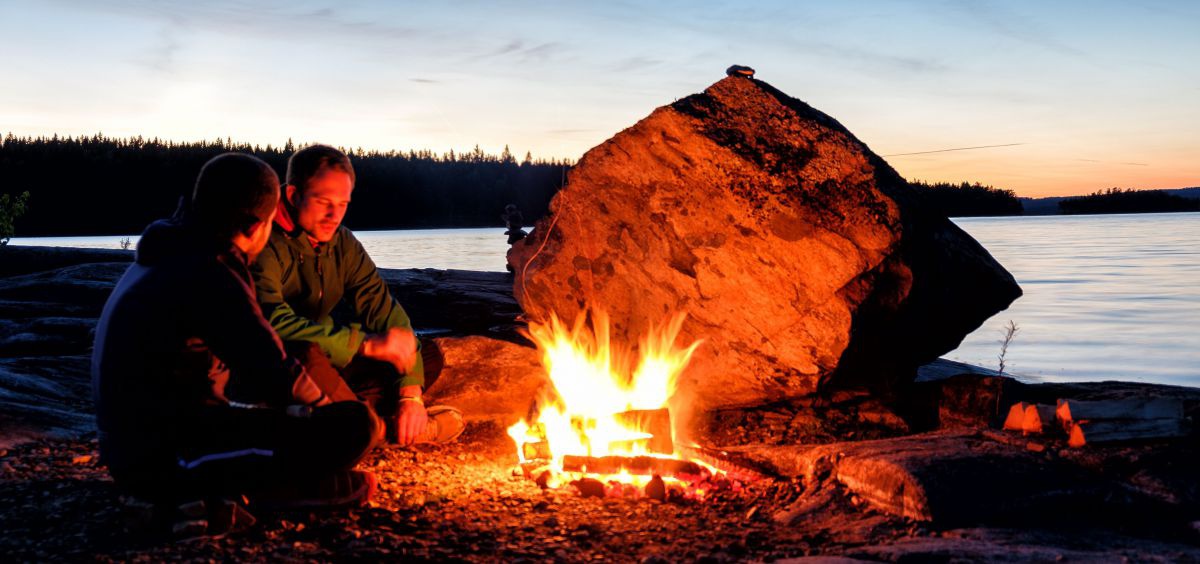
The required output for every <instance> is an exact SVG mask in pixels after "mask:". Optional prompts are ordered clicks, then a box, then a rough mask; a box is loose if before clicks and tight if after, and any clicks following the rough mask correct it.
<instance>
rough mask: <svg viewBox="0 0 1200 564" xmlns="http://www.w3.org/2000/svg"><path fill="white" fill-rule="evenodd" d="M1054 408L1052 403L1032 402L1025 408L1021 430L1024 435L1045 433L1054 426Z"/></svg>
mask: <svg viewBox="0 0 1200 564" xmlns="http://www.w3.org/2000/svg"><path fill="white" fill-rule="evenodd" d="M1054 415H1055V409H1054V406H1053V405H1047V404H1040V403H1039V404H1033V405H1029V406H1027V407H1026V408H1025V418H1024V421H1022V424H1021V431H1022V432H1024V433H1025V434H1026V435H1028V434H1031V433H1032V434H1037V435H1040V434H1042V433H1047V432H1049V431H1050V430H1051V429H1053V428H1054Z"/></svg>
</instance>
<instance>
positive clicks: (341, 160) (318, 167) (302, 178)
mask: <svg viewBox="0 0 1200 564" xmlns="http://www.w3.org/2000/svg"><path fill="white" fill-rule="evenodd" d="M327 169H333V170H340V171H342V172H344V173H346V174H349V175H350V185H351V186H353V185H354V165H352V164H350V157H347V156H346V153H343V152H341V151H340V150H338V149H335V148H333V147H330V146H329V145H309V146H307V147H305V148H303V149H300V150H299V151H296V152H295V153H292V156H291V157H290V158H288V165H287V176H286V179H287V183H288V184H291V185H293V186H295V187H296V190H298V191H300V192H303V191H304V190H305V189H306V188H308V181H309V180H312V177H314V176H316V175H317V174H318V173H320V172H321V171H323V170H327Z"/></svg>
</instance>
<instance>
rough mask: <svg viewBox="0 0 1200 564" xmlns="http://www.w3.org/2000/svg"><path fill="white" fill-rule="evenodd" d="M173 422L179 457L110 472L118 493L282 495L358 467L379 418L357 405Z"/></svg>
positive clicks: (217, 409) (178, 498) (229, 412)
mask: <svg viewBox="0 0 1200 564" xmlns="http://www.w3.org/2000/svg"><path fill="white" fill-rule="evenodd" d="M172 423H173V428H172V429H171V430H170V431H169V434H170V442H171V443H174V445H175V448H174V451H175V452H174V455H175V460H162V461H161V463H159V464H153V465H148V466H146V467H141V468H120V467H111V468H110V470H111V472H112V475H113V479H114V481H115V482H116V484H117V486H118V487H119V488H120V489H122V490H123V491H125V492H126V493H129V494H131V495H134V496H137V497H141V498H144V499H146V500H149V501H153V502H156V503H179V502H182V501H188V500H193V499H199V498H208V497H233V496H236V495H239V494H253V493H254V492H256V491H263V490H278V489H279V488H280V487H281V486H282V487H286V486H288V485H291V484H297V485H302V484H306V483H312V482H315V481H319V480H322V479H325V478H328V477H329V476H332V475H333V474H334V473H336V472H339V471H343V470H346V469H349V468H352V467H354V465H355V464H358V461H359V460H360V459H362V457H363V455H365V454H366V453H367V452H368V451H370V449H371V448H372V447H373V446H374V445H375V443H376V441H377V440H378V438H379V436H380V429H379V421H378V419H377V418H375V417H374V416H373V415H372V414H371V412H370V410H369V409H367V407H366V406H365V405H363V404H362V403H361V402H357V401H348V402H337V403H333V404H330V405H327V406H324V407H319V408H316V409H313V410H311V412H310V413H308V414H306V415H303V416H293V415H289V414H288V413H287V412H286V411H285V410H283V409H278V408H236V407H227V406H214V407H207V408H203V409H201V410H199V411H197V412H195V413H192V414H184V415H181V416H180V417H179V419H178V420H176V421H173V422H172ZM114 438H117V437H114ZM103 447H104V445H103V444H102V445H101V448H102V449H103ZM163 454H164V456H163V458H166V457H167V456H169V455H170V454H169V453H163Z"/></svg>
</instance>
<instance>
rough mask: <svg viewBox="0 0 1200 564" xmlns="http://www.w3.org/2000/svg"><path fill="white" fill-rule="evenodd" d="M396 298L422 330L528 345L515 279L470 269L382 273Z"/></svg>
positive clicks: (508, 275) (509, 275)
mask: <svg viewBox="0 0 1200 564" xmlns="http://www.w3.org/2000/svg"><path fill="white" fill-rule="evenodd" d="M380 273H381V274H382V276H383V279H384V280H385V281H387V283H388V287H389V289H391V291H392V295H393V296H395V297H396V299H397V300H399V301H400V303H401V304H402V305H403V306H404V310H405V311H406V312H407V313H408V315H409V317H411V318H412V320H413V326H414V327H416V328H417V330H418V331H433V332H439V333H440V334H448V335H491V336H493V337H497V338H501V339H506V340H510V341H518V342H520V341H523V339H522V338H521V337H519V336H518V334H517V331H516V330H517V328H518V327H521V326H523V323H520V322H518V321H517V316H519V315H520V314H521V308H520V306H518V305H517V301H516V300H515V299H513V296H512V275H511V274H508V273H505V272H474V271H470V270H434V269H429V268H425V269H409V270H397V269H380Z"/></svg>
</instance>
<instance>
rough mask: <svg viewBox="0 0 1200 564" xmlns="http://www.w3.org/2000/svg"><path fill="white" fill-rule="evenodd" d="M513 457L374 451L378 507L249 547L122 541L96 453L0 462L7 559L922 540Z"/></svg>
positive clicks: (838, 504)
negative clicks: (582, 489) (520, 469)
mask: <svg viewBox="0 0 1200 564" xmlns="http://www.w3.org/2000/svg"><path fill="white" fill-rule="evenodd" d="M511 450H512V447H511V442H510V441H509V439H508V438H507V437H506V436H504V434H503V431H502V430H500V429H498V428H495V427H492V426H487V425H484V426H471V427H470V428H469V429H468V432H467V433H466V434H465V435H464V437H463V438H462V439H461V440H460V441H459V442H458V443H456V444H454V445H450V446H446V447H441V448H435V449H432V450H428V451H412V450H403V449H399V448H396V447H387V448H384V449H379V450H377V451H376V452H374V453H373V454H372V455H371V456H370V457H369V458H368V459H367V460H366V461H364V463H363V466H364V467H368V468H371V469H372V470H374V471H375V472H376V473H377V475H378V476H379V478H380V492H379V495H378V496H377V498H376V500H375V501H374V502H373V503H372V504H371V506H369V507H365V508H362V509H356V510H344V511H339V512H326V513H300V514H295V513H290V514H289V513H284V514H274V515H258V516H257V517H259V519H260V521H259V524H258V525H256V526H255V527H253V528H252V529H250V530H249V531H246V532H243V533H239V534H236V535H231V536H229V537H225V538H217V539H212V538H206V539H199V540H190V541H172V540H167V539H163V538H154V537H149V536H147V535H145V534H144V533H143V532H139V531H130V530H127V529H126V526H125V524H126V523H127V522H128V521H127V519H125V518H124V515H123V509H122V507H121V504H120V503H119V501H118V496H117V494H116V493H115V491H114V489H113V488H112V482H111V480H110V479H109V477H108V475H107V473H106V472H105V471H104V469H103V468H102V467H99V466H98V465H97V453H96V444H95V442H94V441H88V440H80V441H66V442H41V443H33V444H27V445H23V446H20V447H16V448H14V449H12V450H11V451H9V452H5V453H3V457H2V458H0V503H2V504H3V505H4V507H6V508H7V509H6V510H5V511H4V512H3V513H2V514H0V530H3V531H4V533H3V539H2V540H0V552H2V553H5V554H7V555H8V558H10V559H12V560H16V561H25V560H48V559H58V558H64V557H65V558H67V559H72V560H76V559H86V560H104V561H109V560H114V561H130V560H134V561H137V560H142V561H147V560H149V561H158V560H164V559H173V560H175V559H183V560H210V559H218V560H224V559H236V560H268V559H269V560H278V559H283V560H331V559H375V558H391V557H397V558H399V557H403V558H410V559H418V560H419V559H429V560H461V561H496V560H497V559H499V560H504V561H520V560H536V561H544V560H548V559H549V560H560V561H590V560H603V561H612V560H616V561H656V560H661V561H678V560H706V561H728V560H743V559H766V560H771V559H776V558H780V557H786V556H799V555H805V554H813V553H816V552H819V551H820V550H822V549H823V548H824V549H828V548H831V547H834V546H842V547H844V546H853V545H856V544H861V543H864V542H878V541H883V540H887V539H892V540H894V539H896V538H899V537H902V536H907V535H909V532H910V531H912V530H915V529H916V528H915V527H914V526H913V525H911V524H908V523H905V522H903V521H900V520H896V519H893V518H890V517H884V516H882V515H878V514H875V513H874V512H871V511H864V510H862V509H860V508H859V507H858V506H857V504H856V500H854V499H853V497H852V496H848V495H846V494H844V493H843V492H841V491H840V490H837V488H832V487H830V488H827V489H826V493H825V494H822V495H819V496H814V495H809V496H808V497H812V498H813V499H814V500H816V503H815V504H810V505H813V507H810V508H809V510H810V511H811V512H813V513H817V512H816V511H815V510H817V509H821V510H822V511H819V513H820V516H821V517H820V520H819V522H818V521H816V520H809V521H805V520H804V515H800V516H794V515H790V514H789V518H790V519H791V520H793V521H797V522H801V526H791V527H785V526H779V525H777V524H776V521H775V520H774V519H773V517H774V516H775V515H776V514H780V516H781V517H782V515H783V514H782V513H780V511H781V510H782V509H784V508H786V507H788V506H789V505H792V504H793V503H794V502H796V501H797V500H800V499H802V498H805V497H806V493H805V489H804V487H803V486H802V485H800V484H798V483H788V482H777V481H770V480H768V481H765V482H760V483H756V484H751V485H748V486H747V487H745V488H743V489H741V490H740V491H737V492H733V491H726V492H717V493H715V494H711V495H710V497H709V498H708V499H706V500H704V501H681V502H675V503H663V502H658V501H653V500H649V499H645V498H642V499H617V498H584V497H582V496H580V494H579V493H578V492H577V491H576V490H575V488H573V487H566V488H563V489H558V490H546V491H543V490H541V489H540V488H539V487H538V486H537V485H536V484H534V483H533V481H531V480H529V479H527V478H525V477H523V476H520V475H514V472H513V468H514V466H515V463H516V456H515V454H514V453H513V452H511ZM810 489H812V488H810ZM831 493H832V494H836V495H830V494H831ZM802 509H803V508H802ZM802 512H803V511H802ZM793 513H794V511H793ZM864 535H865V536H864ZM12 560H10V561H12Z"/></svg>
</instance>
